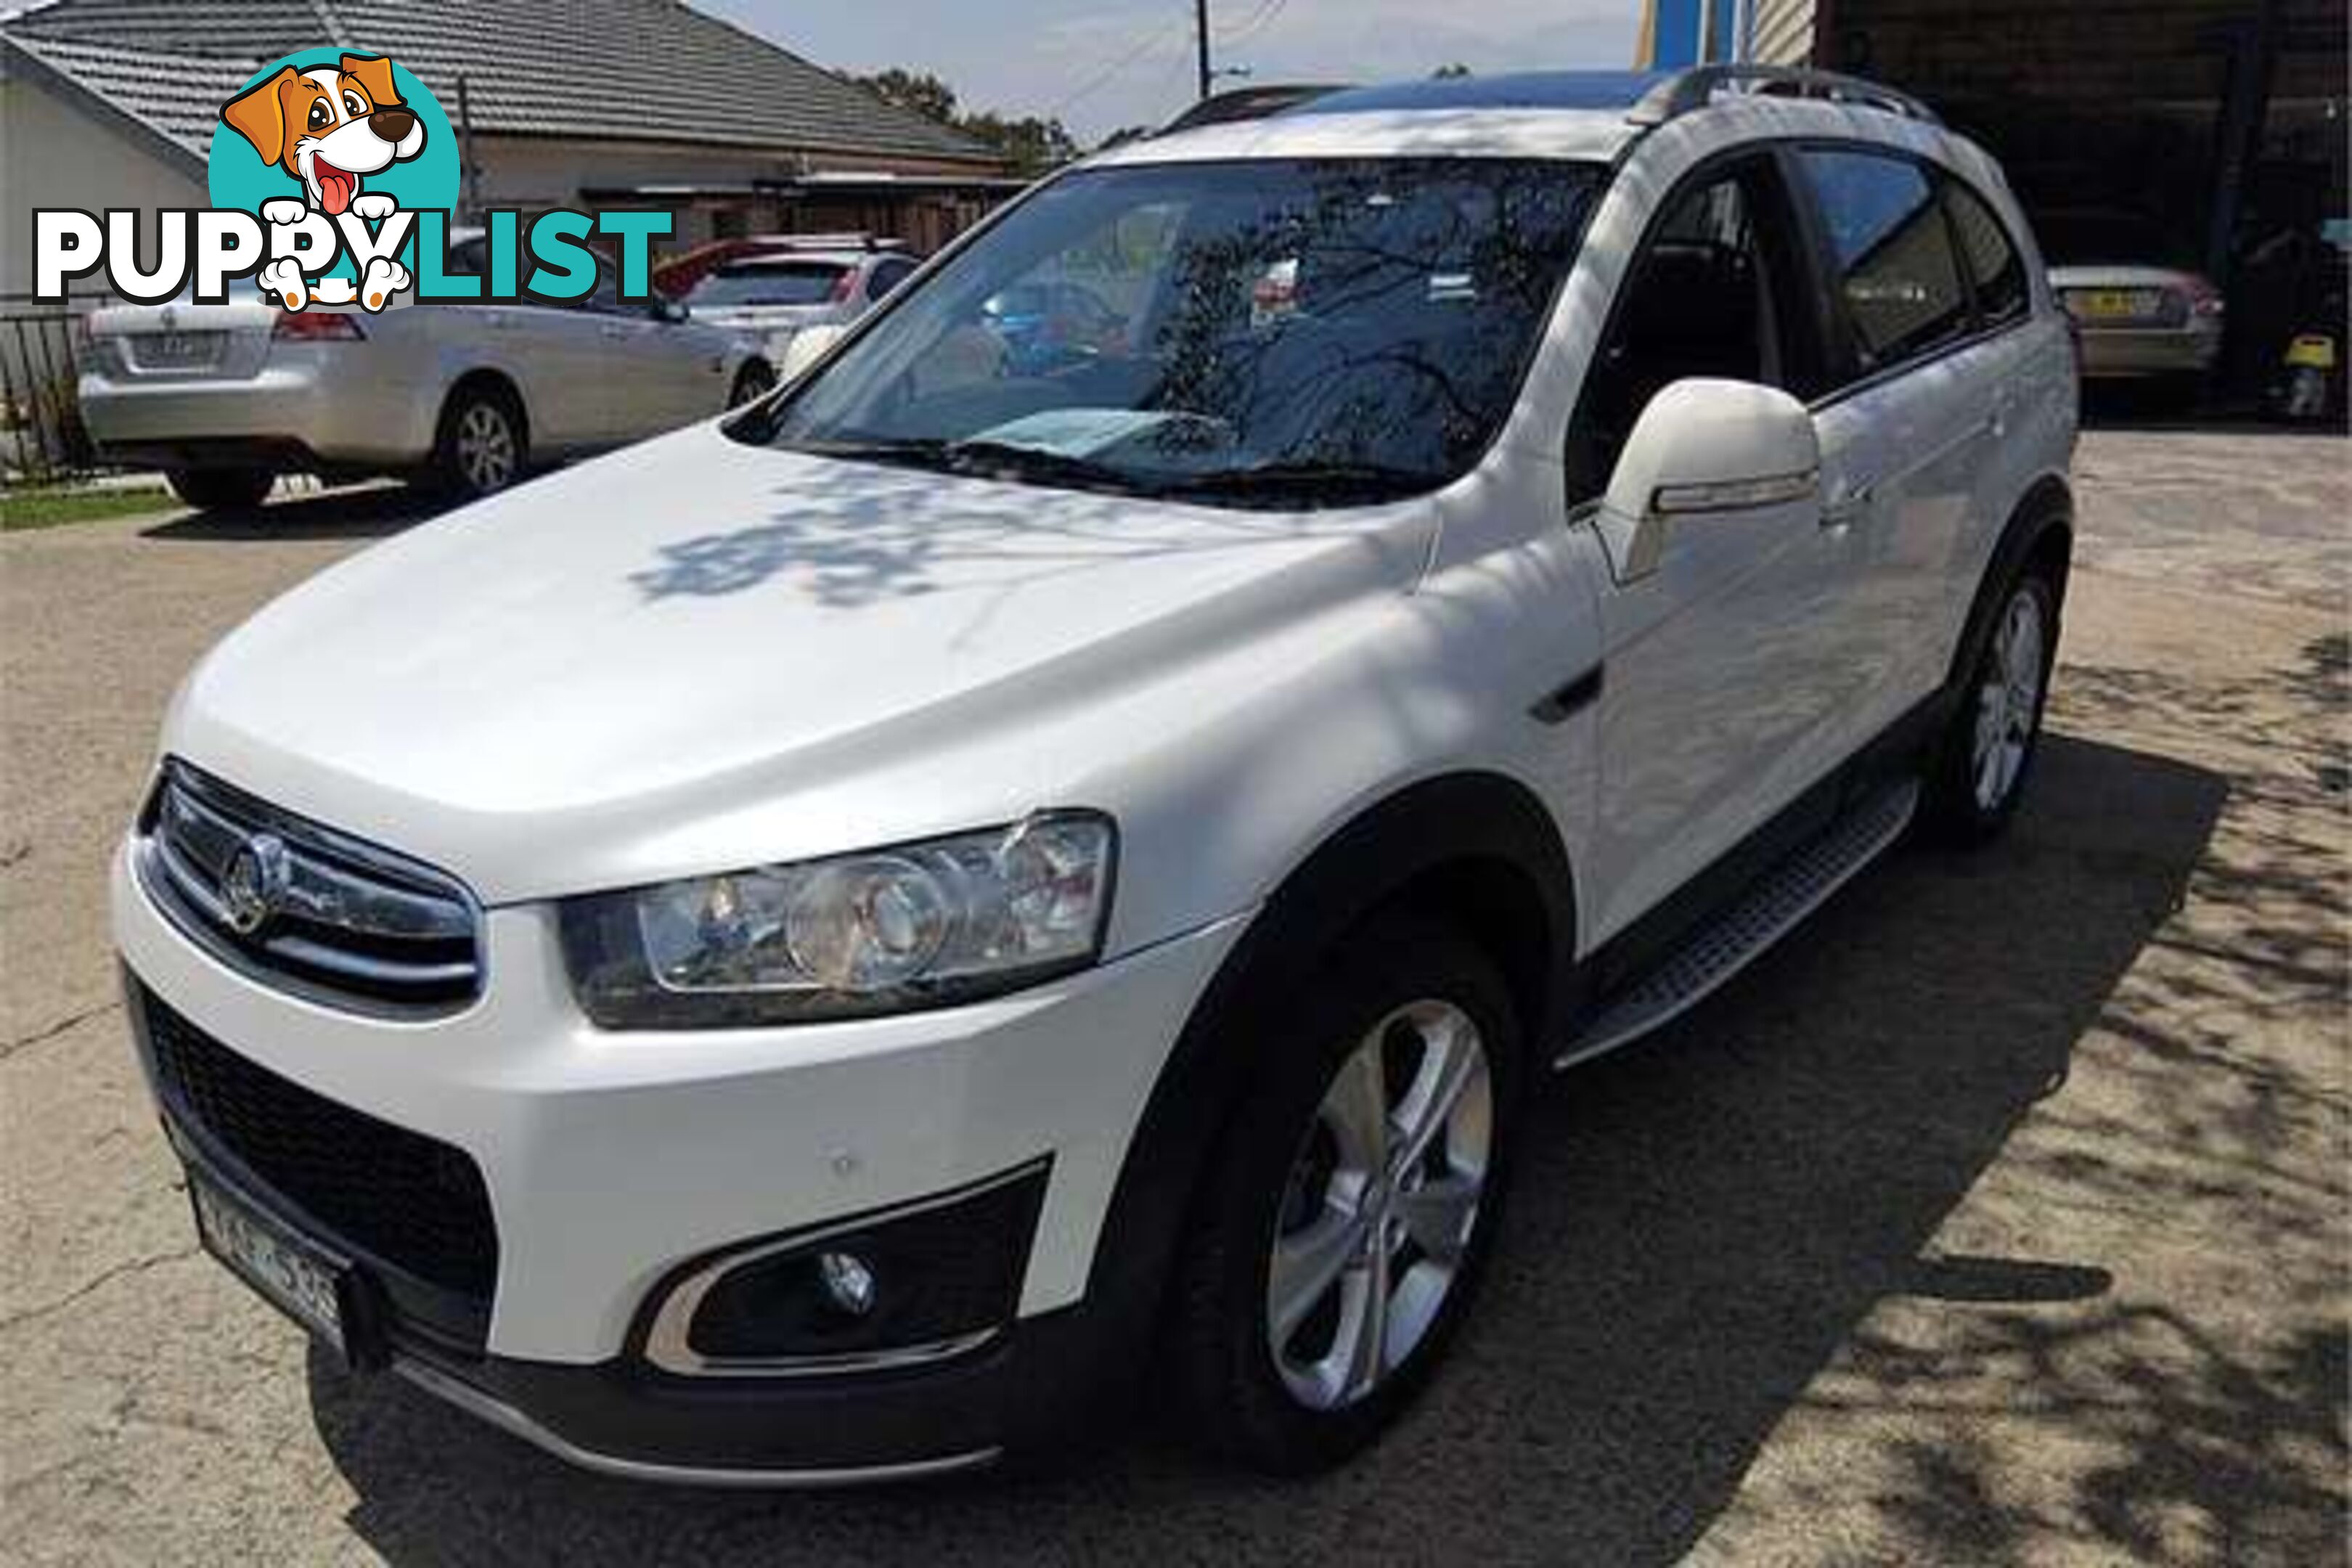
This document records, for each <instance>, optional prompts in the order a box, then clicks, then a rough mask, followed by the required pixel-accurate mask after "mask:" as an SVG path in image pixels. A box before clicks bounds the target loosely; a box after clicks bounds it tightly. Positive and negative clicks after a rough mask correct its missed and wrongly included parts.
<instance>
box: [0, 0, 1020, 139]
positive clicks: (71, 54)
mask: <svg viewBox="0 0 2352 1568" xmlns="http://www.w3.org/2000/svg"><path fill="white" fill-rule="evenodd" d="M0 36H5V37H6V38H7V39H8V40H9V41H10V42H12V43H15V44H16V45H18V46H20V47H23V48H24V49H25V50H26V52H27V53H28V54H30V55H32V56H33V57H34V58H37V59H38V60H39V61H41V62H42V63H44V64H46V65H47V66H48V67H49V68H52V69H54V70H56V71H58V73H60V74H62V75H64V76H66V77H68V78H70V79H72V80H73V81H75V82H76V83H78V84H79V85H80V86H81V87H83V88H84V89H88V90H89V91H90V92H93V93H95V94H97V95H98V96H100V97H101V98H103V99H105V100H108V101H109V102H110V103H112V104H113V105H114V106H115V107H116V108H118V109H120V110H122V111H124V112H125V113H128V114H131V115H132V116H133V117H134V118H137V119H139V120H141V121H143V122H145V123H148V124H150V125H152V126H153V127H154V128H155V129H156V130H158V131H159V132H162V133H163V134H164V135H166V136H167V137H169V138H171V139H172V140H173V141H174V142H179V143H180V144H181V145H183V146H184V147H187V148H189V149H191V150H192V151H194V153H197V154H198V155H199V156H201V155H202V154H203V153H205V151H206V150H207V149H209V148H210V146H211V145H212V127H213V123H214V121H215V120H216V119H217V117H218V115H219V112H220V106H221V104H222V103H223V102H225V101H226V100H227V98H228V96H229V95H230V94H231V93H232V92H234V91H235V90H236V89H237V88H238V87H240V86H242V85H243V84H244V81H245V79H246V78H247V77H248V76H250V75H251V74H252V73H253V72H254V70H255V69H257V68H258V67H260V66H261V65H262V64H263V63H265V62H267V61H268V60H272V59H275V58H278V57H279V56H280V55H288V54H292V53H294V52H295V51H297V50H307V49H311V48H316V47H322V46H333V47H346V48H357V49H368V50H373V51H376V52H380V53H383V54H386V55H390V56H391V57H392V58H394V59H395V60H397V61H399V62H400V63H401V64H402V65H404V66H406V67H407V68H409V69H410V70H412V71H414V72H415V73H416V76H417V78H418V79H420V80H422V81H423V82H424V83H425V86H427V87H429V88H431V89H433V93H434V96H435V97H436V98H438V99H440V100H441V101H442V107H443V108H444V109H446V110H448V111H449V113H450V114H451V116H452V117H453V118H454V117H455V115H456V113H457V77H458V73H459V72H461V71H462V72H463V73H465V76H466V89H467V100H468V102H469V104H470V106H471V109H472V112H473V118H474V125H475V128H476V129H477V130H478V131H483V132H508V133H521V134H535V135H546V136H562V137H585V138H598V139H604V138H613V139H628V140H633V141H655V142H700V143H706V144H710V145H716V146H736V147H768V148H774V149H777V150H778V151H780V152H781V151H801V150H805V151H808V152H811V153H862V154H866V155H869V156H871V155H881V156H887V157H901V158H903V157H920V158H948V159H961V160H971V161H973V162H977V163H993V162H994V161H995V160H994V159H993V157H992V154H991V153H989V151H988V150H987V149H985V148H983V147H982V146H981V145H980V144H979V143H977V142H973V141H972V140H971V138H969V137H967V136H965V135H963V134H962V133H961V132H957V131H954V130H951V129H950V128H949V127H947V126H944V125H941V124H939V123H938V122H937V121H931V120H928V119H926V118H924V117H923V116H921V115H919V114H915V113H911V112H909V111H908V110H901V109H898V108H894V107H893V106H891V105H889V104H887V103H884V102H882V101H881V100H879V99H877V98H875V97H874V96H873V95H872V94H870V93H867V92H866V91H865V90H864V89H860V88H857V87H856V86H853V85H852V84H850V83H849V82H847V81H845V80H844V79H841V78H840V77H837V76H835V75H834V74H833V73H831V72H829V71H825V70H822V69H820V68H817V67H815V66H813V65H811V64H810V63H809V62H808V61H806V60H804V59H802V58H800V57H799V56H797V55H794V54H793V53H791V52H790V51H788V50H785V49H781V48H778V47H776V46H775V45H773V44H771V43H769V42H767V41H766V40H765V39H762V38H757V37H752V36H751V34H749V33H745V32H742V31H740V29H738V28H736V27H733V26H729V25H728V24H727V23H724V22H721V21H719V20H717V19H716V18H714V17H709V16H703V15H702V14H700V13H699V12H697V11H694V10H692V9H690V8H688V6H686V5H680V4H677V0H594V3H593V4H590V3H587V0H495V3H488V4H486V3H481V0H472V3H466V0H235V3H231V0H53V3H52V4H50V5H43V6H40V7H38V8H37V9H33V10H28V11H26V12H25V13H23V14H22V15H19V16H16V17H14V18H12V19H10V20H8V21H7V22H5V24H0Z"/></svg>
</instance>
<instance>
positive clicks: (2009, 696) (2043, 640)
mask: <svg viewBox="0 0 2352 1568" xmlns="http://www.w3.org/2000/svg"><path fill="white" fill-rule="evenodd" d="M2047 646H2048V632H2047V630H2046V629H2045V627H2044V626H2043V624H2042V600H2041V598H2040V597H2039V595H2036V594H2035V593H2034V592H2033V590H2032V588H2031V587H2022V588H2020V589H2019V590H2018V591H2017V593H2016V595H2014V596H2012V597H2011V600H2010V601H2009V607H2008V608H2007V609H2006V610H2004V611H2003V612H2002V613H2001V617H2000V630H1999V631H1998V632H1996V633H1995V634H1994V637H1993V646H1992V649H1991V652H1990V656H1989V657H1988V658H1986V660H1985V668H1984V675H1983V679H1982V681H1981V683H1980V684H1979V687H1978V689H1977V723H1976V743H1975V746H1974V748H1973V750H1972V751H1971V752H1970V753H1969V762H1970V764H1971V772H1970V776H1971V777H1972V778H1973V779H1974V781H1975V789H1976V802H1977V809H1978V810H1979V811H1984V812H1993V811H1998V810H1999V809H2000V807H2001V806H2002V805H2004V804H2005V803H2006V802H2007V801H2008V799H2009V797H2010V795H2011V792H2012V791H2014V790H2015V789H2016V788H2017V781H2018V778H2019V777H2020V775H2021V774H2022V773H2024V772H2025V759H2026V757H2027V756H2028V754H2029V753H2030V752H2032V749H2033V732H2034V729H2035V727H2036V726H2037V725H2038V724H2039V723H2040V721H2041V718H2042V664H2043V655H2044V651H2045V649H2046V647H2047Z"/></svg>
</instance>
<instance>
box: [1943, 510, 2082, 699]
mask: <svg viewBox="0 0 2352 1568" xmlns="http://www.w3.org/2000/svg"><path fill="white" fill-rule="evenodd" d="M2032 563H2041V564H2044V565H2046V566H2047V567H2048V569H2049V572H2050V576H2051V584H2052V588H2053V597H2054V598H2055V599H2056V600H2057V608H2058V611H2059V613H2060V615H2061V616H2063V614H2064V611H2065V607H2066V584H2067V579H2068V578H2069V577H2070V576H2072V575H2073V573H2074V490H2073V489H2072V488H2070V487H2069V486H2068V484H2067V482H2066V479H2065V476H2064V475H2063V474H2056V473H2047V474H2043V475H2042V476H2041V477H2040V478H2039V479H2035V480H2034V481H2033V483H2032V484H2031V485H2029V486H2027V487H2026V490H2025V494H2024V495H2023V496H2021V497H2020V498H2019V500H2018V502H2017V505H2016V506H2015V507H2013V508H2011V510H2010V514H2009V521H2007V522H2006V523H2004V524H2003V525H2002V526H2001V531H2000V540H1999V541H1998V542H1996V543H1995V544H1994V545H1993V551H1992V558H1991V559H1990V561H1988V562H1987V563H1985V569H1984V572H1983V573H1982V574H1981V575H1979V578H1978V579H1977V588H1976V596H1975V597H1974V598H1973V599H1972V600H1971V601H1970V602H1969V616H1968V619H1967V620H1966V621H1964V622H1962V623H1961V626H1962V630H1961V633H1960V640H1959V645H1958V647H1955V648H1954V649H1953V650H1952V663H1951V668H1949V669H1948V671H1947V672H1946V674H1945V689H1946V690H1947V691H1948V692H1956V691H1958V689H1959V688H1960V686H1961V684H1962V683H1963V682H1965V681H1966V680H1967V679H1968V674H1969V670H1971V669H1974V668H1976V665H1977V660H1978V659H1979V658H1982V657H1983V654H1984V645H1985V639H1986V638H1987V637H1990V636H1991V634H1992V613H1993V609H1994V607H1995V601H1996V600H1997V599H1998V597H1999V596H2000V591H2001V589H2002V587H2003V586H2004V585H2006V584H2008V583H2009V581H2010V580H2011V578H2012V577H2014V576H2015V575H2016V574H2017V573H2018V572H2019V570H2020V569H2021V568H2022V567H2024V566H2026V565H2028V564H2032ZM2057 629H2058V628H2057V627H2055V626H2053V627H2052V628H2051V630H2052V632H2053V635H2054V634H2055V633H2056V631H2057Z"/></svg>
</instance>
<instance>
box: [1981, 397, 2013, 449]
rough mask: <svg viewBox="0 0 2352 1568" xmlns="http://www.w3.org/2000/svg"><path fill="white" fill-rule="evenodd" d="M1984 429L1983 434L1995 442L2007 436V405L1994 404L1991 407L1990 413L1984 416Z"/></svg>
mask: <svg viewBox="0 0 2352 1568" xmlns="http://www.w3.org/2000/svg"><path fill="white" fill-rule="evenodd" d="M1984 427H1985V434H1986V435H1988V436H1990V437H1992V438H1993V439H1994V440H1996V441H1998V440H2000V438H2001V437H2003V436H2006V435H2008V434H2009V405H2008V404H2007V403H1996V404H1994V405H1992V412H1991V413H1990V414H1988V415H1986V416H1985V423H1984Z"/></svg>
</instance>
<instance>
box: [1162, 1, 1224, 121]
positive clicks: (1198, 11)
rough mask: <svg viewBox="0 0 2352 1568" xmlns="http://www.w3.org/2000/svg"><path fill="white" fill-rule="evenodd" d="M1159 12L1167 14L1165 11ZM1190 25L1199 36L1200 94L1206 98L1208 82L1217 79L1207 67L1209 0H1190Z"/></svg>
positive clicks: (1210, 82) (1163, 14)
mask: <svg viewBox="0 0 2352 1568" xmlns="http://www.w3.org/2000/svg"><path fill="white" fill-rule="evenodd" d="M1160 14H1161V15H1162V16H1165V15H1167V13H1166V12H1162V13H1160ZM1192 26H1193V29H1194V31H1195V32H1196V33H1197V34H1198V35H1199V37H1200V43H1201V96H1202V98H1206V97H1208V96H1209V87H1210V84H1212V83H1213V82H1214V81H1215V80H1216V79H1217V78H1216V73H1215V72H1213V71H1212V70H1211V69H1210V68H1209V0H1192Z"/></svg>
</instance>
